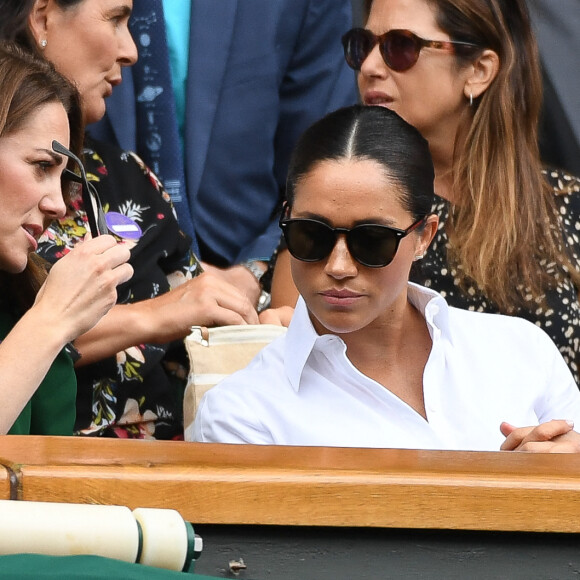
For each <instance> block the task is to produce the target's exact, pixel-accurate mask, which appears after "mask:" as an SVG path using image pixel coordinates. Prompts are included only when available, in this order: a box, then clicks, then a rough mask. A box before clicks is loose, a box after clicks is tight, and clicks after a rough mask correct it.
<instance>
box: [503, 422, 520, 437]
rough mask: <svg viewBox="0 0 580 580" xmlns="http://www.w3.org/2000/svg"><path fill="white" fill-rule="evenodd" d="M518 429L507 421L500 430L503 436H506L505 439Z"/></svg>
mask: <svg viewBox="0 0 580 580" xmlns="http://www.w3.org/2000/svg"><path fill="white" fill-rule="evenodd" d="M516 429H517V427H516V426H515V425H512V424H511V423H508V422H507V421H504V422H503V423H502V424H501V425H500V426H499V430H500V431H501V433H502V435H505V437H507V436H508V435H511V434H512V433H513V432H514V431H515V430H516Z"/></svg>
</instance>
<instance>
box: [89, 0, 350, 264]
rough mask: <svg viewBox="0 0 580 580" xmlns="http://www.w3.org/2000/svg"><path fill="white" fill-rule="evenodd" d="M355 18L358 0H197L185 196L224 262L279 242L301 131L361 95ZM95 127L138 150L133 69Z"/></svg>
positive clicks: (200, 232)
mask: <svg viewBox="0 0 580 580" xmlns="http://www.w3.org/2000/svg"><path fill="white" fill-rule="evenodd" d="M350 26H351V4H350V1H349V0H193V2H192V10H191V33H190V39H191V40H190V50H189V76H188V85H187V113H186V115H187V116H186V129H185V172H186V181H187V190H188V199H189V205H190V209H191V212H192V215H193V218H194V222H195V228H196V232H197V236H198V238H199V239H201V240H202V241H203V242H204V243H205V244H206V245H207V246H208V247H209V248H211V249H212V250H213V251H214V252H215V253H217V254H219V255H220V256H222V257H223V258H224V262H225V263H227V264H236V263H239V262H241V261H243V260H246V259H250V258H268V257H269V256H270V255H271V254H272V252H273V250H274V248H275V247H276V245H277V243H278V240H279V237H280V231H279V229H278V226H277V219H276V217H275V214H276V211H277V209H279V207H280V201H281V196H282V195H283V190H284V184H285V179H286V171H287V166H288V160H289V156H290V153H291V150H292V148H293V146H294V144H295V142H296V140H297V138H298V137H299V135H300V134H301V133H302V132H303V131H304V129H306V128H307V127H308V126H309V125H310V124H311V123H312V122H314V121H315V120H317V119H319V118H320V117H322V116H323V115H324V114H326V113H327V112H329V111H332V110H334V109H336V108H339V107H341V106H345V105H349V104H353V103H355V102H356V100H357V96H356V83H355V78H354V74H353V72H352V71H351V70H349V69H348V68H347V67H346V65H345V63H344V57H343V54H342V47H341V43H340V37H341V35H342V34H343V33H344V32H345V31H346V30H347V29H348V28H349V27H350ZM127 73H128V74H127ZM89 131H90V132H91V133H92V134H93V135H94V136H95V137H97V138H100V139H108V140H113V141H116V142H117V143H118V144H119V145H120V146H121V147H123V148H126V149H132V150H136V151H138V148H137V146H136V143H135V138H136V137H135V135H136V132H135V95H134V92H133V85H132V81H131V78H130V70H127V69H126V70H125V72H124V82H123V84H122V85H121V86H120V87H117V89H115V93H114V94H113V96H112V97H111V98H110V99H109V101H108V105H107V117H106V118H105V119H104V121H103V122H101V123H100V124H99V125H98V126H97V128H96V129H95V128H93V129H91V128H89ZM202 257H203V252H202Z"/></svg>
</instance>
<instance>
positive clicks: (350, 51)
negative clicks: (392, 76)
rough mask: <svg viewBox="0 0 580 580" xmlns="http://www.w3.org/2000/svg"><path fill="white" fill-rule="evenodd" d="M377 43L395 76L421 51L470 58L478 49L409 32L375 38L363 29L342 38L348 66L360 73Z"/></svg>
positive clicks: (389, 33) (414, 61)
mask: <svg viewBox="0 0 580 580" xmlns="http://www.w3.org/2000/svg"><path fill="white" fill-rule="evenodd" d="M377 43H378V44H379V51H380V53H381V56H382V57H383V60H384V61H385V64H386V65H387V66H388V67H389V68H390V69H391V70H394V71H395V72H403V71H406V70H409V69H410V68H411V67H412V66H413V65H414V64H415V63H416V62H417V60H418V59H419V53H420V52H421V49H422V48H424V47H429V48H437V49H440V50H449V51H451V52H455V53H458V54H470V53H471V52H473V49H475V48H478V46H477V45H475V44H472V43H470V42H461V41H458V40H425V39H424V38H421V37H420V36H417V35H416V34H414V33H413V32H411V31H410V30H389V32H385V34H379V35H378V36H377V35H376V34H373V33H372V32H371V31H370V30H367V29H366V28H353V29H352V30H349V31H348V32H347V33H346V34H345V35H344V36H343V37H342V46H343V47H344V57H345V58H346V62H347V64H348V66H350V68H352V69H354V70H360V69H361V66H362V64H363V62H364V61H365V60H366V58H367V57H368V55H369V54H370V53H371V51H372V50H373V48H374V47H375V45H376V44H377Z"/></svg>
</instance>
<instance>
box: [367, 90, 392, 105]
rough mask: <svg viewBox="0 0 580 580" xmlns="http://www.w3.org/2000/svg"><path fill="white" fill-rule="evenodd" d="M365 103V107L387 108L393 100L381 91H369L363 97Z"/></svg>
mask: <svg viewBox="0 0 580 580" xmlns="http://www.w3.org/2000/svg"><path fill="white" fill-rule="evenodd" d="M363 102H364V104H365V105H377V106H379V107H387V106H389V105H390V104H391V103H392V102H393V98H392V97H390V96H389V95H387V93H383V92H381V91H367V92H365V94H364V95H363Z"/></svg>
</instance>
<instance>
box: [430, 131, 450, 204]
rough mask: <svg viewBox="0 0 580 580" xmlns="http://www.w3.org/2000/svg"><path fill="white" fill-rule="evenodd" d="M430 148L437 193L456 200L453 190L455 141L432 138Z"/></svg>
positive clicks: (447, 198)
mask: <svg viewBox="0 0 580 580" xmlns="http://www.w3.org/2000/svg"><path fill="white" fill-rule="evenodd" d="M429 150H430V151H431V157H432V159H433V168H434V170H435V193H436V194H437V195H438V196H439V197H442V198H444V199H446V200H448V201H451V202H454V201H456V200H455V195H454V192H453V150H454V146H453V143H450V142H449V140H447V141H441V142H437V140H431V141H429Z"/></svg>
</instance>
